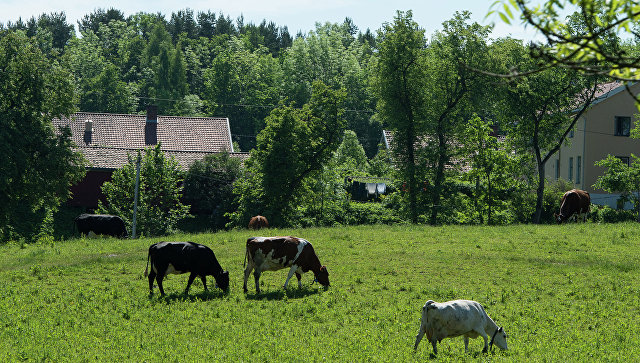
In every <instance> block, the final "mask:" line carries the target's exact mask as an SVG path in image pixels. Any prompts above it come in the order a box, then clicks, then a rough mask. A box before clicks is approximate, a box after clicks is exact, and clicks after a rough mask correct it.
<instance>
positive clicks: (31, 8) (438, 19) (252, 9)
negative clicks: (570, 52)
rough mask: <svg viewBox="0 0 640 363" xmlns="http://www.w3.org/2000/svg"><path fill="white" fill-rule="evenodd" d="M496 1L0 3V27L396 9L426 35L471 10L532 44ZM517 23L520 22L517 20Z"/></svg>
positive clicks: (387, 17) (361, 20)
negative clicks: (47, 19) (100, 14)
mask: <svg viewBox="0 0 640 363" xmlns="http://www.w3.org/2000/svg"><path fill="white" fill-rule="evenodd" d="M493 2H494V0H454V1H447V0H437V1H436V0H422V1H420V0H395V1H393V0H226V1H219V0H195V1H192V0H185V1H175V0H154V1H151V0H127V1H124V0H110V1H93V0H84V1H81V0H0V23H3V24H6V23H7V22H9V21H10V22H15V21H16V20H18V18H22V20H23V21H26V20H28V19H29V18H31V17H32V16H35V17H38V16H39V15H41V14H42V13H51V12H61V11H64V13H65V14H66V17H67V22H68V23H70V24H73V25H76V30H77V21H78V20H80V19H82V17H83V16H85V15H87V14H90V13H91V12H93V11H95V10H96V9H100V8H101V9H109V8H115V9H118V10H120V11H122V12H123V13H124V14H125V17H126V16H129V15H132V14H135V13H138V12H145V13H156V12H160V13H162V14H163V15H164V16H165V18H167V19H169V18H170V17H171V13H173V12H177V11H178V10H184V9H186V8H189V9H191V10H193V12H194V15H195V14H197V13H198V12H201V11H205V12H206V11H211V12H214V13H216V14H219V13H220V12H222V13H224V14H225V16H226V15H228V16H230V17H231V18H232V19H234V20H235V19H236V18H238V17H239V16H240V15H242V16H243V17H244V20H245V23H250V22H252V23H254V24H259V23H260V22H261V21H262V20H263V19H266V20H267V22H269V21H273V22H275V23H276V25H278V26H285V25H286V26H287V27H288V28H289V33H290V34H291V35H293V36H294V35H295V34H297V33H298V31H302V32H303V33H307V32H308V31H310V30H313V29H314V28H315V24H316V22H320V23H324V22H332V23H342V22H343V21H344V19H345V17H350V18H351V19H352V20H353V23H354V24H355V25H356V26H357V27H358V28H359V29H360V30H361V31H365V30H366V29H367V28H369V29H371V30H372V31H376V30H378V29H380V27H381V26H382V24H383V23H385V22H392V21H393V17H394V15H395V14H396V11H397V10H403V11H405V10H412V11H413V19H414V20H415V21H416V22H417V23H418V24H419V26H420V27H421V28H423V29H425V31H426V33H427V35H429V34H432V33H433V32H434V31H436V30H439V29H441V28H442V26H441V25H442V22H443V21H445V20H448V19H451V18H452V17H453V15H454V13H455V12H456V11H461V10H469V11H471V13H472V21H477V22H478V23H480V24H482V25H488V24H491V23H494V24H495V25H496V27H495V28H494V31H493V33H492V37H493V38H497V37H504V36H508V35H511V36H512V37H514V38H519V39H524V40H532V39H536V38H537V36H536V33H535V32H534V31H533V30H532V29H531V28H528V29H527V28H524V27H522V26H520V25H518V24H516V25H514V26H508V25H506V24H504V23H503V22H502V21H501V20H500V18H499V17H498V16H497V15H491V16H489V17H486V15H487V13H488V12H489V8H490V7H491V4H492V3H493ZM515 23H518V21H517V20H516V21H515Z"/></svg>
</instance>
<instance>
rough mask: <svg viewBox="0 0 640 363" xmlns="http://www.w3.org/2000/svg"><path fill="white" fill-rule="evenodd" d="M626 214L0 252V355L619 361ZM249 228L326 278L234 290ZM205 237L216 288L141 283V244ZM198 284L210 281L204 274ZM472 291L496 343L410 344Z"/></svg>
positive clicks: (634, 329) (281, 275) (624, 349)
mask: <svg viewBox="0 0 640 363" xmlns="http://www.w3.org/2000/svg"><path fill="white" fill-rule="evenodd" d="M639 232H640V224H631V223H629V224H590V223H587V224H573V225H562V226H535V225H522V226H506V227H486V226H485V227H482V226H439V227H430V226H359V227H339V228H312V229H287V230H277V229H276V230H268V231H260V232H259V233H254V232H251V231H247V230H237V231H230V232H221V233H215V234H194V235H174V236H170V237H168V238H142V239H138V240H118V239H112V238H101V239H72V240H66V241H56V242H51V241H49V242H42V243H39V244H33V245H18V244H9V245H3V246H0V361H2V362H9V361H23V360H26V361H135V362H141V361H149V362H165V361H175V362H188V361H205V360H206V361H246V362H261V361H305V362H306V361H321V360H326V361H340V362H342V361H344V362H353V361H355V362H363V361H367V362H369V361H376V362H413V361H425V360H433V361H456V362H458V361H477V360H482V361H509V362H511V361H554V362H557V361H581V362H584V361H607V362H611V361H629V360H638V358H640V336H639V335H638V332H639V331H640V268H639V266H638V262H639V261H640V233H639ZM252 235H295V236H300V237H304V238H306V239H308V240H309V241H311V243H312V244H313V245H314V247H315V250H316V252H317V254H318V256H319V258H320V261H321V262H322V263H323V264H325V265H326V266H327V267H328V270H329V274H330V276H329V278H330V280H331V286H330V287H329V288H327V289H324V288H323V287H321V286H319V285H318V284H311V282H312V281H313V276H312V274H311V273H307V274H305V275H303V278H302V281H303V288H302V289H298V287H297V283H295V279H294V280H293V281H294V283H292V284H290V286H289V289H288V290H287V291H285V290H283V289H282V287H281V286H282V284H283V283H284V280H285V278H286V274H287V271H286V270H280V271H277V272H265V273H264V274H263V275H262V277H261V284H262V290H263V293H262V294H259V295H257V294H256V293H255V290H254V288H255V287H254V285H253V276H251V277H250V279H249V293H247V294H244V293H243V292H242V274H243V259H244V245H245V241H246V239H247V237H250V236H252ZM162 240H170V241H181V240H191V241H194V242H198V243H202V244H206V245H208V246H210V247H211V248H212V249H213V251H214V252H215V253H216V256H217V258H218V260H219V261H220V263H221V264H222V267H223V268H224V269H226V270H229V273H230V278H231V286H230V290H229V292H228V293H224V292H222V291H220V290H219V289H210V290H209V292H204V291H203V288H202V284H201V283H200V281H199V279H196V281H195V282H194V284H193V286H192V287H191V291H190V293H189V294H188V295H184V294H183V293H182V291H183V290H184V287H185V286H186V281H187V277H188V275H186V274H185V275H170V276H169V277H168V278H167V279H166V280H165V283H164V286H165V291H166V292H167V296H166V297H161V296H160V294H159V292H158V291H157V289H156V290H155V294H154V295H152V296H150V295H149V293H148V281H147V279H146V278H144V277H143V271H144V269H145V264H146V262H147V250H148V247H149V245H150V244H152V243H154V242H158V241H162ZM209 281H211V283H210V285H211V286H213V283H214V281H213V279H212V278H209ZM460 298H463V299H472V300H477V301H479V302H481V303H482V304H483V305H484V307H485V309H486V311H487V313H488V314H489V315H490V316H491V317H492V318H493V320H494V321H496V323H497V324H498V325H500V326H504V328H505V330H506V332H507V334H508V339H507V341H508V344H509V350H507V351H500V350H499V349H497V348H494V349H493V351H492V352H491V353H489V354H482V353H481V350H482V345H483V342H482V338H478V339H472V340H471V341H470V344H469V354H465V353H464V343H463V340H462V338H453V339H445V340H443V341H442V343H441V344H439V346H438V350H439V354H438V356H437V357H434V356H433V355H432V349H431V346H430V344H429V343H428V342H427V341H426V340H423V341H422V343H421V344H420V346H419V347H418V350H417V352H414V351H413V344H414V340H415V335H416V333H417V330H418V327H419V322H420V312H421V308H422V305H423V304H424V303H425V302H426V301H427V300H429V299H432V300H435V301H446V300H452V299H460Z"/></svg>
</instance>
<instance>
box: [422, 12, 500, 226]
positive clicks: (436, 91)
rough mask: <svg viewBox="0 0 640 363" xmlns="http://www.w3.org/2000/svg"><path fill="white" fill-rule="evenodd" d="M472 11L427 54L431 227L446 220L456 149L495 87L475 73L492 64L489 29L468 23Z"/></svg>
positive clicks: (448, 27) (449, 25)
mask: <svg viewBox="0 0 640 363" xmlns="http://www.w3.org/2000/svg"><path fill="white" fill-rule="evenodd" d="M470 17H471V14H470V13H469V12H468V11H464V12H456V14H455V15H454V17H453V18H452V19H451V20H448V21H445V22H444V23H443V30H442V31H439V32H437V33H436V34H435V35H434V37H433V39H432V40H431V42H430V43H429V47H428V48H427V52H426V60H425V70H426V77H425V79H426V82H427V85H426V86H427V88H425V90H424V92H425V100H424V102H425V105H426V107H425V114H424V116H423V117H424V118H425V123H426V125H425V130H426V135H427V138H426V139H427V140H425V141H428V142H427V143H426V145H425V147H424V149H425V150H424V151H425V152H426V154H427V156H426V159H427V160H428V162H429V165H431V166H432V168H431V169H429V170H426V173H425V178H426V179H428V180H430V181H431V187H430V188H428V192H429V194H430V198H429V199H430V200H429V202H430V203H429V204H430V209H431V210H430V216H429V223H431V224H436V223H439V222H440V221H441V218H439V216H438V215H439V214H440V213H441V212H443V211H446V208H444V206H445V201H446V200H447V199H448V196H451V195H453V193H451V192H450V191H448V190H447V189H446V188H445V186H446V178H447V173H448V168H447V165H449V164H451V159H452V158H453V157H454V156H455V150H454V145H456V144H458V143H459V142H460V141H459V136H460V135H461V133H462V130H463V128H464V126H465V124H466V122H467V120H468V119H469V118H470V116H471V115H472V113H473V112H483V113H485V112H487V111H488V109H489V107H488V105H490V104H491V102H490V101H489V100H490V99H491V96H492V95H493V94H494V93H493V92H492V91H491V90H492V89H493V88H495V87H492V86H493V85H492V84H491V83H490V82H489V80H488V79H487V77H485V76H484V75H482V74H479V73H477V72H474V71H472V69H474V68H486V67H489V65H490V64H491V61H490V58H489V47H488V45H487V42H486V39H487V38H488V36H489V32H490V31H491V28H490V27H486V26H481V25H480V24H478V23H472V24H468V21H469V19H470Z"/></svg>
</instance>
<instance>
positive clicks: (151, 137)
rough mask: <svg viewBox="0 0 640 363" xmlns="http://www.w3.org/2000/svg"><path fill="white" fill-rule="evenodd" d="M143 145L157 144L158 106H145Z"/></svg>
mask: <svg viewBox="0 0 640 363" xmlns="http://www.w3.org/2000/svg"><path fill="white" fill-rule="evenodd" d="M144 143H145V144H146V145H156V144H157V143H158V106H156V105H149V106H147V122H146V123H145V125H144Z"/></svg>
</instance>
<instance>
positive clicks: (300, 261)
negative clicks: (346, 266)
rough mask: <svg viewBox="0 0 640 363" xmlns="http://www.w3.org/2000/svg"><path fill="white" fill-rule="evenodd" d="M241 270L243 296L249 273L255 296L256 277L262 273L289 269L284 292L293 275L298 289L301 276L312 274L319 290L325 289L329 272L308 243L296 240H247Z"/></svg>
mask: <svg viewBox="0 0 640 363" xmlns="http://www.w3.org/2000/svg"><path fill="white" fill-rule="evenodd" d="M245 263H246V268H245V270H244V285H243V288H244V292H247V279H248V278H249V274H250V273H251V271H252V270H254V269H255V271H254V272H253V276H254V277H255V280H256V292H257V293H260V274H261V273H262V271H276V270H280V269H283V268H289V275H288V276H287V280H286V281H285V282H284V288H285V289H286V288H287V285H288V284H289V280H290V279H291V277H292V276H293V274H294V273H295V274H296V277H297V278H298V287H302V282H301V281H300V279H301V278H302V274H303V273H304V272H307V271H313V274H314V275H315V280H317V281H318V282H319V283H320V284H321V285H323V286H329V272H327V267H326V266H322V264H321V263H320V260H319V259H318V256H317V255H316V252H315V251H314V249H313V246H312V245H311V243H310V242H309V241H307V240H305V239H302V238H298V237H291V236H288V237H251V238H249V239H248V240H247V252H246V254H245Z"/></svg>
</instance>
